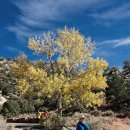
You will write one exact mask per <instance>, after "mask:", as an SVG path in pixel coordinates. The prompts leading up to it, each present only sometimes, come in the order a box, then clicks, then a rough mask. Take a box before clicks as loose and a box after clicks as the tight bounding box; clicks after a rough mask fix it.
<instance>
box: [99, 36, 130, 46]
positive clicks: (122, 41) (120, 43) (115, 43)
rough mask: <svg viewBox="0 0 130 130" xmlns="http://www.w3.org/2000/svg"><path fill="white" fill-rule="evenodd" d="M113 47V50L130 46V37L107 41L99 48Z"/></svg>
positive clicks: (100, 43) (101, 43) (100, 44)
mask: <svg viewBox="0 0 130 130" xmlns="http://www.w3.org/2000/svg"><path fill="white" fill-rule="evenodd" d="M105 45H112V46H113V48H116V47H120V46H127V45H130V37H126V38H121V39H114V40H105V41H101V42H99V43H98V46H105Z"/></svg>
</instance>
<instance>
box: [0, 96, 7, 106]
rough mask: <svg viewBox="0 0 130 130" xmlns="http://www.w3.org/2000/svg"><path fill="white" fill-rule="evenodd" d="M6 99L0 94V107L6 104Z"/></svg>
mask: <svg viewBox="0 0 130 130" xmlns="http://www.w3.org/2000/svg"><path fill="white" fill-rule="evenodd" d="M6 101H7V100H6V98H4V97H3V96H2V95H1V94H0V106H3V104H4V103H5V102H6Z"/></svg>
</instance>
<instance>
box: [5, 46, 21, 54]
mask: <svg viewBox="0 0 130 130" xmlns="http://www.w3.org/2000/svg"><path fill="white" fill-rule="evenodd" d="M5 49H6V50H7V51H9V52H13V53H20V50H18V49H17V48H14V47H11V46H6V47H5Z"/></svg>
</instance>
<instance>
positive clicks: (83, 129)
mask: <svg viewBox="0 0 130 130" xmlns="http://www.w3.org/2000/svg"><path fill="white" fill-rule="evenodd" d="M76 130H90V128H89V126H88V124H87V123H82V122H78V124H77V126H76Z"/></svg>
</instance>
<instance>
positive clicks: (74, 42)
mask: <svg viewBox="0 0 130 130" xmlns="http://www.w3.org/2000/svg"><path fill="white" fill-rule="evenodd" d="M42 38H43V39H42ZM42 38H41V39H42V40H41V39H36V38H33V37H31V38H29V43H28V46H29V48H30V49H31V50H33V51H34V52H35V54H42V55H44V56H46V59H49V64H50V69H52V67H54V66H53V65H54V63H53V62H52V61H53V59H52V57H53V56H54V55H55V54H59V56H58V58H57V59H56V60H57V65H58V66H59V68H60V69H61V71H60V73H59V72H58V70H57V71H56V72H55V71H54V72H53V73H51V74H50V73H49V74H48V72H45V70H43V69H39V68H36V67H34V65H33V64H31V63H29V62H27V61H22V60H20V59H19V60H18V62H17V64H14V66H13V67H12V71H13V73H14V74H15V75H16V76H17V77H19V80H18V83H17V89H18V91H20V93H21V94H22V95H29V94H30V95H33V94H34V95H35V94H38V93H39V92H40V93H41V94H42V95H44V96H48V98H57V97H61V96H62V101H63V103H64V104H73V103H74V102H75V101H76V100H78V101H79V102H81V103H83V104H85V106H86V107H89V106H91V107H94V106H99V105H101V103H102V99H101V98H100V96H101V95H102V92H94V91H93V90H94V89H95V88H96V89H102V90H103V89H105V88H106V87H107V84H106V77H104V76H103V71H104V70H105V69H106V68H107V66H108V64H107V62H106V61H105V60H102V59H99V58H97V59H93V58H91V55H92V53H93V50H94V46H93V43H92V42H91V39H90V38H86V37H84V36H83V35H81V34H80V33H79V32H78V31H77V30H76V29H75V28H72V29H68V28H66V27H65V28H64V29H62V30H61V29H60V30H58V31H57V33H56V35H55V34H53V33H47V34H44V36H43V37H42ZM46 59H45V60H46ZM84 64H87V67H86V69H79V67H80V66H82V65H84ZM61 66H62V67H61ZM63 66H64V67H63ZM53 69H54V68H53ZM73 70H75V71H76V72H77V73H78V74H76V75H74V76H71V73H72V71H73Z"/></svg>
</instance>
